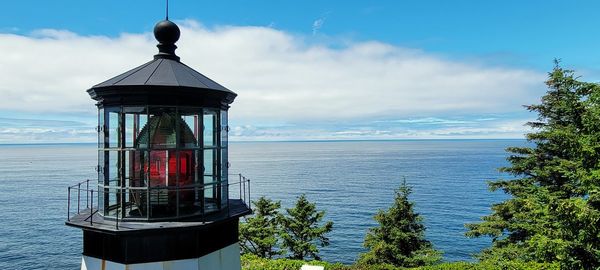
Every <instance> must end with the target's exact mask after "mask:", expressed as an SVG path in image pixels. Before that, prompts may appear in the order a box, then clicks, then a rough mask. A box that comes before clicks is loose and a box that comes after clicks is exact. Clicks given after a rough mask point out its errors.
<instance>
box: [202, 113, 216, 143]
mask: <svg viewBox="0 0 600 270" xmlns="http://www.w3.org/2000/svg"><path fill="white" fill-rule="evenodd" d="M216 118H217V115H216V113H215V112H214V111H204V118H203V124H204V147H211V146H215V131H216V129H215V125H216V122H217V121H216Z"/></svg>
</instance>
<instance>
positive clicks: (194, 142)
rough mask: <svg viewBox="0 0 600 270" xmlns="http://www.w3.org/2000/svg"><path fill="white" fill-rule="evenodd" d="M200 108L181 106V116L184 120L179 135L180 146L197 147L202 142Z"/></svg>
mask: <svg viewBox="0 0 600 270" xmlns="http://www.w3.org/2000/svg"><path fill="white" fill-rule="evenodd" d="M201 115H202V112H201V109H199V108H180V109H179V116H180V118H181V120H183V122H182V125H181V126H182V127H181V128H180V136H179V141H180V144H179V147H180V148H187V149H189V148H197V147H198V146H199V143H200V140H199V139H200V138H199V136H200V131H201V130H200V128H199V127H200V124H201V121H202V119H200V117H201Z"/></svg>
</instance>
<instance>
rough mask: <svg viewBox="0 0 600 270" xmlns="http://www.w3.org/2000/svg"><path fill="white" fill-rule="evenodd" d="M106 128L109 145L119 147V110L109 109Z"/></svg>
mask: <svg viewBox="0 0 600 270" xmlns="http://www.w3.org/2000/svg"><path fill="white" fill-rule="evenodd" d="M106 122H107V123H106V128H107V131H106V132H107V133H108V147H110V148H117V147H119V132H120V127H119V112H117V111H109V112H108V121H106Z"/></svg>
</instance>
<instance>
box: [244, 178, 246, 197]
mask: <svg viewBox="0 0 600 270" xmlns="http://www.w3.org/2000/svg"><path fill="white" fill-rule="evenodd" d="M244 202H246V177H244Z"/></svg>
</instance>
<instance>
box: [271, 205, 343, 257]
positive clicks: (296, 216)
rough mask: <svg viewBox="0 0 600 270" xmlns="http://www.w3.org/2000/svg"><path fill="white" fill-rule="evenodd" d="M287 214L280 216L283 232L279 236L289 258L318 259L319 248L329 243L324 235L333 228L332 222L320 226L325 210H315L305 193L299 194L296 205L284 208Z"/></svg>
mask: <svg viewBox="0 0 600 270" xmlns="http://www.w3.org/2000/svg"><path fill="white" fill-rule="evenodd" d="M286 211H287V214H288V215H287V216H283V217H282V218H281V225H282V229H283V232H282V234H281V238H282V240H283V247H284V248H287V249H288V250H289V251H290V253H291V255H290V258H292V259H297V260H304V259H306V258H309V257H310V258H314V259H315V260H319V259H320V257H319V255H318V254H319V249H318V248H317V244H319V245H320V246H321V247H324V246H327V245H329V238H327V237H326V236H325V234H327V233H328V232H330V231H331V229H332V228H333V222H331V221H327V222H325V224H324V225H323V226H320V225H319V223H321V220H323V217H324V216H325V211H317V207H316V204H314V203H311V202H309V201H308V200H307V199H306V196H305V195H301V196H300V197H299V198H298V201H297V202H296V206H295V207H294V208H291V209H286Z"/></svg>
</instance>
